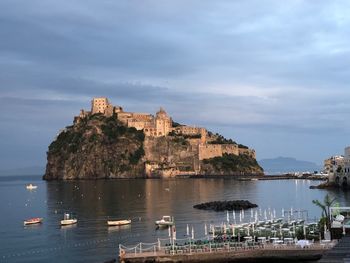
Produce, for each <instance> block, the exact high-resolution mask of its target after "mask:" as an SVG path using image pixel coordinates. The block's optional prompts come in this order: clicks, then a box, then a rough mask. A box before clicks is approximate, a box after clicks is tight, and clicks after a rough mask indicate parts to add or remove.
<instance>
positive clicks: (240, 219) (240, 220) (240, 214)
mask: <svg viewBox="0 0 350 263" xmlns="http://www.w3.org/2000/svg"><path fill="white" fill-rule="evenodd" d="M239 222H240V223H241V222H242V211H240V212H239Z"/></svg>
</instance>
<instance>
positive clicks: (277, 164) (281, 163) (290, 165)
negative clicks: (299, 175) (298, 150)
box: [258, 156, 322, 174]
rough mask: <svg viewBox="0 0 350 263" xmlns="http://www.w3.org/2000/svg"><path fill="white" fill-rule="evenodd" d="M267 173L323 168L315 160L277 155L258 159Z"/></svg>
mask: <svg viewBox="0 0 350 263" xmlns="http://www.w3.org/2000/svg"><path fill="white" fill-rule="evenodd" d="M258 163H259V164H260V166H261V167H263V168H264V171H265V174H281V173H289V172H311V173H312V172H314V171H320V170H322V166H321V165H318V164H316V163H313V162H309V161H303V160H297V159H295V158H293V157H281V156H280V157H277V158H271V159H261V160H260V161H258Z"/></svg>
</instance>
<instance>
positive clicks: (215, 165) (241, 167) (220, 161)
mask: <svg viewBox="0 0 350 263" xmlns="http://www.w3.org/2000/svg"><path fill="white" fill-rule="evenodd" d="M203 165H204V167H203V169H204V170H205V171H207V172H208V173H210V171H211V170H213V171H220V172H221V173H226V174H227V173H232V174H236V173H244V174H260V173H262V172H263V169H262V168H261V167H260V166H259V164H258V162H257V161H256V159H254V158H252V157H251V156H249V155H246V154H242V155H234V154H224V155H223V156H222V157H214V158H211V159H205V160H203Z"/></svg>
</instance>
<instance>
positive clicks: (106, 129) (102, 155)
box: [44, 114, 263, 180]
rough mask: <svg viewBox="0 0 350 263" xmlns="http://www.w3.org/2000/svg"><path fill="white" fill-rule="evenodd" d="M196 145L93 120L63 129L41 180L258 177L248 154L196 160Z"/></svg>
mask: <svg viewBox="0 0 350 263" xmlns="http://www.w3.org/2000/svg"><path fill="white" fill-rule="evenodd" d="M199 143H200V139H199V138H198V137H196V136H187V137H186V136H182V135H176V134H169V135H168V136H161V137H151V136H146V137H145V135H144V133H143V131H142V130H136V129H135V128H128V127H126V126H125V125H124V124H123V123H121V122H120V121H118V119H117V118H115V116H111V117H106V116H105V115H103V114H93V115H89V116H86V117H83V118H80V119H79V121H77V122H74V125H72V126H68V127H66V128H65V129H64V130H63V131H62V132H61V133H60V134H59V135H58V136H57V138H56V139H55V140H54V141H53V142H52V143H51V144H50V146H49V150H48V152H47V166H46V173H45V175H44V179H45V180H71V179H107V178H146V177H174V176H178V175H188V176H196V175H211V176H212V175H226V176H227V175H251V174H254V175H257V174H259V175H262V174H263V170H262V168H261V167H260V166H259V165H258V163H257V162H256V160H255V158H254V157H253V156H251V155H249V154H241V155H237V156H236V155H234V154H224V155H223V156H222V157H215V158H209V159H204V160H199Z"/></svg>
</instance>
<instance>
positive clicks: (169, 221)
mask: <svg viewBox="0 0 350 263" xmlns="http://www.w3.org/2000/svg"><path fill="white" fill-rule="evenodd" d="M155 223H156V225H157V226H159V227H161V226H172V225H174V218H172V217H171V216H163V217H162V219H161V220H157V221H156V222H155Z"/></svg>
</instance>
